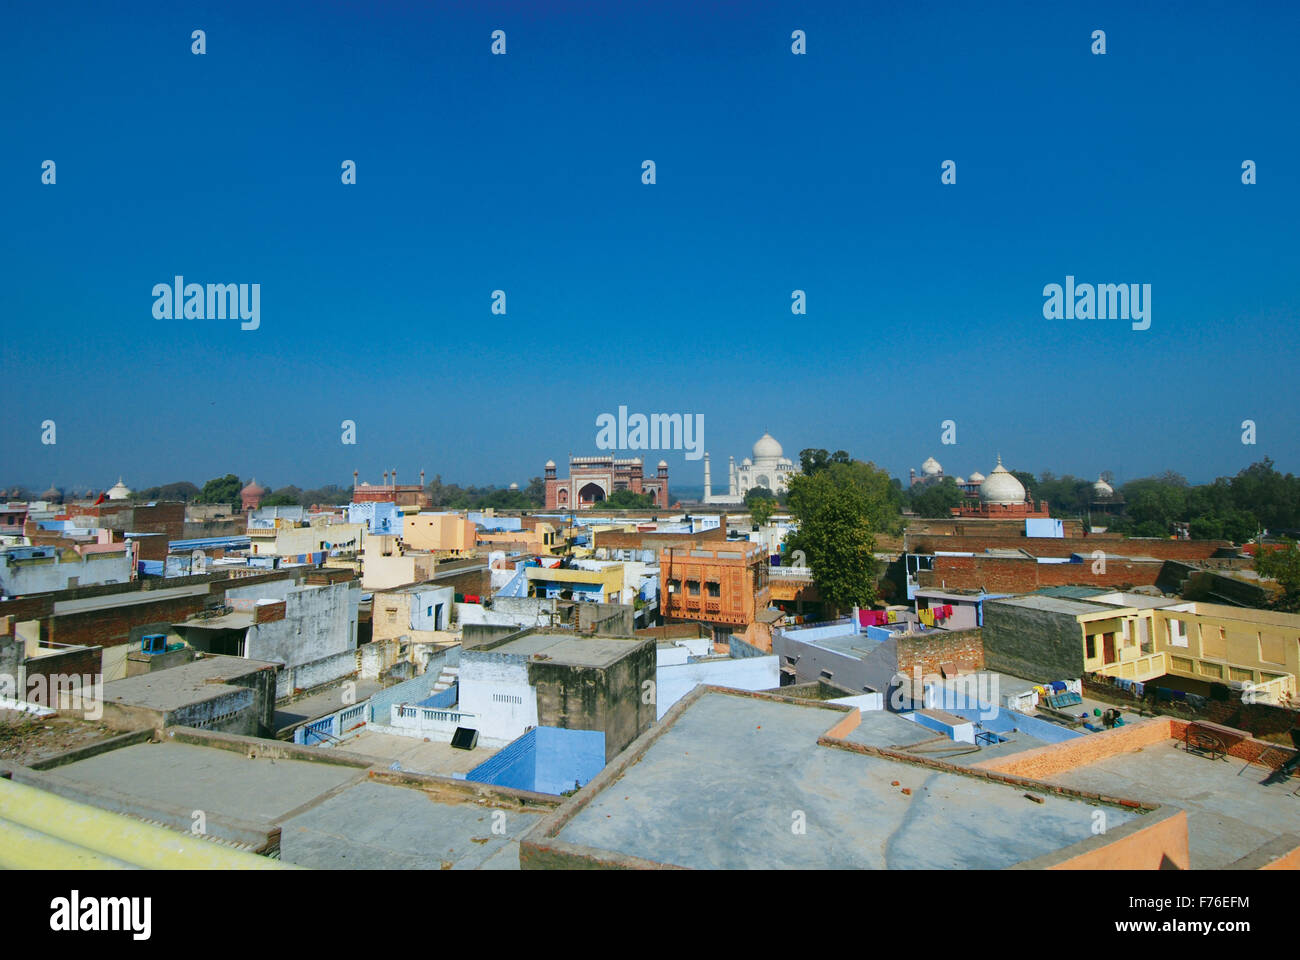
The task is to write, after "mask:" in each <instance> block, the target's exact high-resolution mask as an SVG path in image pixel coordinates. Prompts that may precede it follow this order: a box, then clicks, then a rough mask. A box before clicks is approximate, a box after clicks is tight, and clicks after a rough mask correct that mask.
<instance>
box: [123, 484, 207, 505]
mask: <svg viewBox="0 0 1300 960" xmlns="http://www.w3.org/2000/svg"><path fill="white" fill-rule="evenodd" d="M198 495H199V488H198V487H196V486H195V485H194V484H192V483H190V482H189V481H188V480H177V481H175V482H174V483H164V484H162V485H161V486H157V487H148V488H147V489H144V490H136V491H135V492H134V493H132V494H131V499H132V500H135V501H138V502H150V501H154V500H180V501H181V502H183V503H189V502H191V501H192V500H194V498H195V497H197V496H198Z"/></svg>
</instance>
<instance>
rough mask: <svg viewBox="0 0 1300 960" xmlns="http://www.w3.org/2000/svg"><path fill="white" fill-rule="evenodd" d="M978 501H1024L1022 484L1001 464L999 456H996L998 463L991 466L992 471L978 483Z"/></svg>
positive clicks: (996, 502)
mask: <svg viewBox="0 0 1300 960" xmlns="http://www.w3.org/2000/svg"><path fill="white" fill-rule="evenodd" d="M980 501H981V502H983V503H995V504H998V503H1024V502H1025V487H1024V484H1022V483H1021V482H1020V481H1019V480H1017V479H1016V478H1015V477H1013V476H1012V475H1011V473H1010V472H1009V471H1008V470H1007V468H1006V467H1004V466H1002V458H1001V457H998V465H997V466H996V467H994V468H993V472H992V473H990V474H989V475H988V477H987V478H986V479H985V481H984V482H983V483H981V484H980Z"/></svg>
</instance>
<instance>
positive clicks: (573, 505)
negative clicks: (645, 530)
mask: <svg viewBox="0 0 1300 960" xmlns="http://www.w3.org/2000/svg"><path fill="white" fill-rule="evenodd" d="M555 470H556V467H555V461H554V460H547V461H546V509H548V510H575V509H576V510H589V509H591V508H592V507H595V506H598V505H599V504H600V503H602V502H603V501H605V500H608V499H609V497H610V494H612V493H614V492H615V491H618V490H627V491H630V492H631V493H644V494H648V495H649V496H650V497H651V498H652V499H653V500H654V502H655V506H657V507H659V508H660V509H662V510H667V509H668V464H667V462H666V461H663V460H660V461H659V466H658V469H657V473H656V475H655V476H653V477H646V476H645V473H644V464H643V463H642V462H641V458H640V457H634V458H632V459H630V460H615V459H614V458H613V457H570V458H569V475H568V476H567V477H565V478H563V479H560V478H558V477H556V475H555Z"/></svg>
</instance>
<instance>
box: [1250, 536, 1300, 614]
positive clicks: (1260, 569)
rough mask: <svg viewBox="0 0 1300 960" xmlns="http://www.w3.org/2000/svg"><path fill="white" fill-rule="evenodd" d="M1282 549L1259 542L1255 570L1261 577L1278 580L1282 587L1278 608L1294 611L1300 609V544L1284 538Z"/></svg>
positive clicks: (1276, 605)
mask: <svg viewBox="0 0 1300 960" xmlns="http://www.w3.org/2000/svg"><path fill="white" fill-rule="evenodd" d="M1283 543H1284V546H1283V548H1282V549H1281V550H1270V549H1268V548H1267V546H1266V545H1265V544H1262V543H1261V544H1259V553H1258V554H1257V555H1256V556H1255V570H1256V572H1257V573H1258V574H1259V575H1260V576H1261V577H1268V578H1269V579H1271V580H1276V581H1277V582H1278V585H1279V586H1281V588H1282V596H1281V598H1280V599H1279V600H1278V601H1277V602H1276V603H1275V604H1274V606H1275V607H1276V608H1277V609H1278V610H1283V611H1286V612H1288V613H1294V612H1296V611H1298V610H1300V546H1297V544H1296V542H1295V541H1294V540H1284V541H1283Z"/></svg>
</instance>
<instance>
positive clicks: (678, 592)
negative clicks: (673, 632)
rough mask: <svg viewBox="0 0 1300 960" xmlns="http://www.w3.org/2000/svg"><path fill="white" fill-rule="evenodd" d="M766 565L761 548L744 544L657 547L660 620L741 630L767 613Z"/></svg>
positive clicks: (739, 541)
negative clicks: (661, 615)
mask: <svg viewBox="0 0 1300 960" xmlns="http://www.w3.org/2000/svg"><path fill="white" fill-rule="evenodd" d="M767 562H768V561H767V553H766V550H765V549H764V548H763V546H762V545H761V544H757V543H751V542H749V541H747V540H732V541H726V542H722V543H709V544H707V545H706V544H704V543H700V544H697V545H693V546H672V547H663V548H661V549H660V551H659V582H660V583H661V584H662V585H663V587H662V591H661V593H660V605H661V610H662V613H663V615H664V617H665V618H666V619H668V620H699V621H702V622H704V623H711V624H715V625H717V626H736V627H747V626H748V625H749V624H751V623H753V622H754V620H755V619H756V618H757V616H758V614H759V613H761V612H762V611H764V610H766V609H767V605H768V601H769V599H770V589H769V586H768V566H767Z"/></svg>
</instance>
